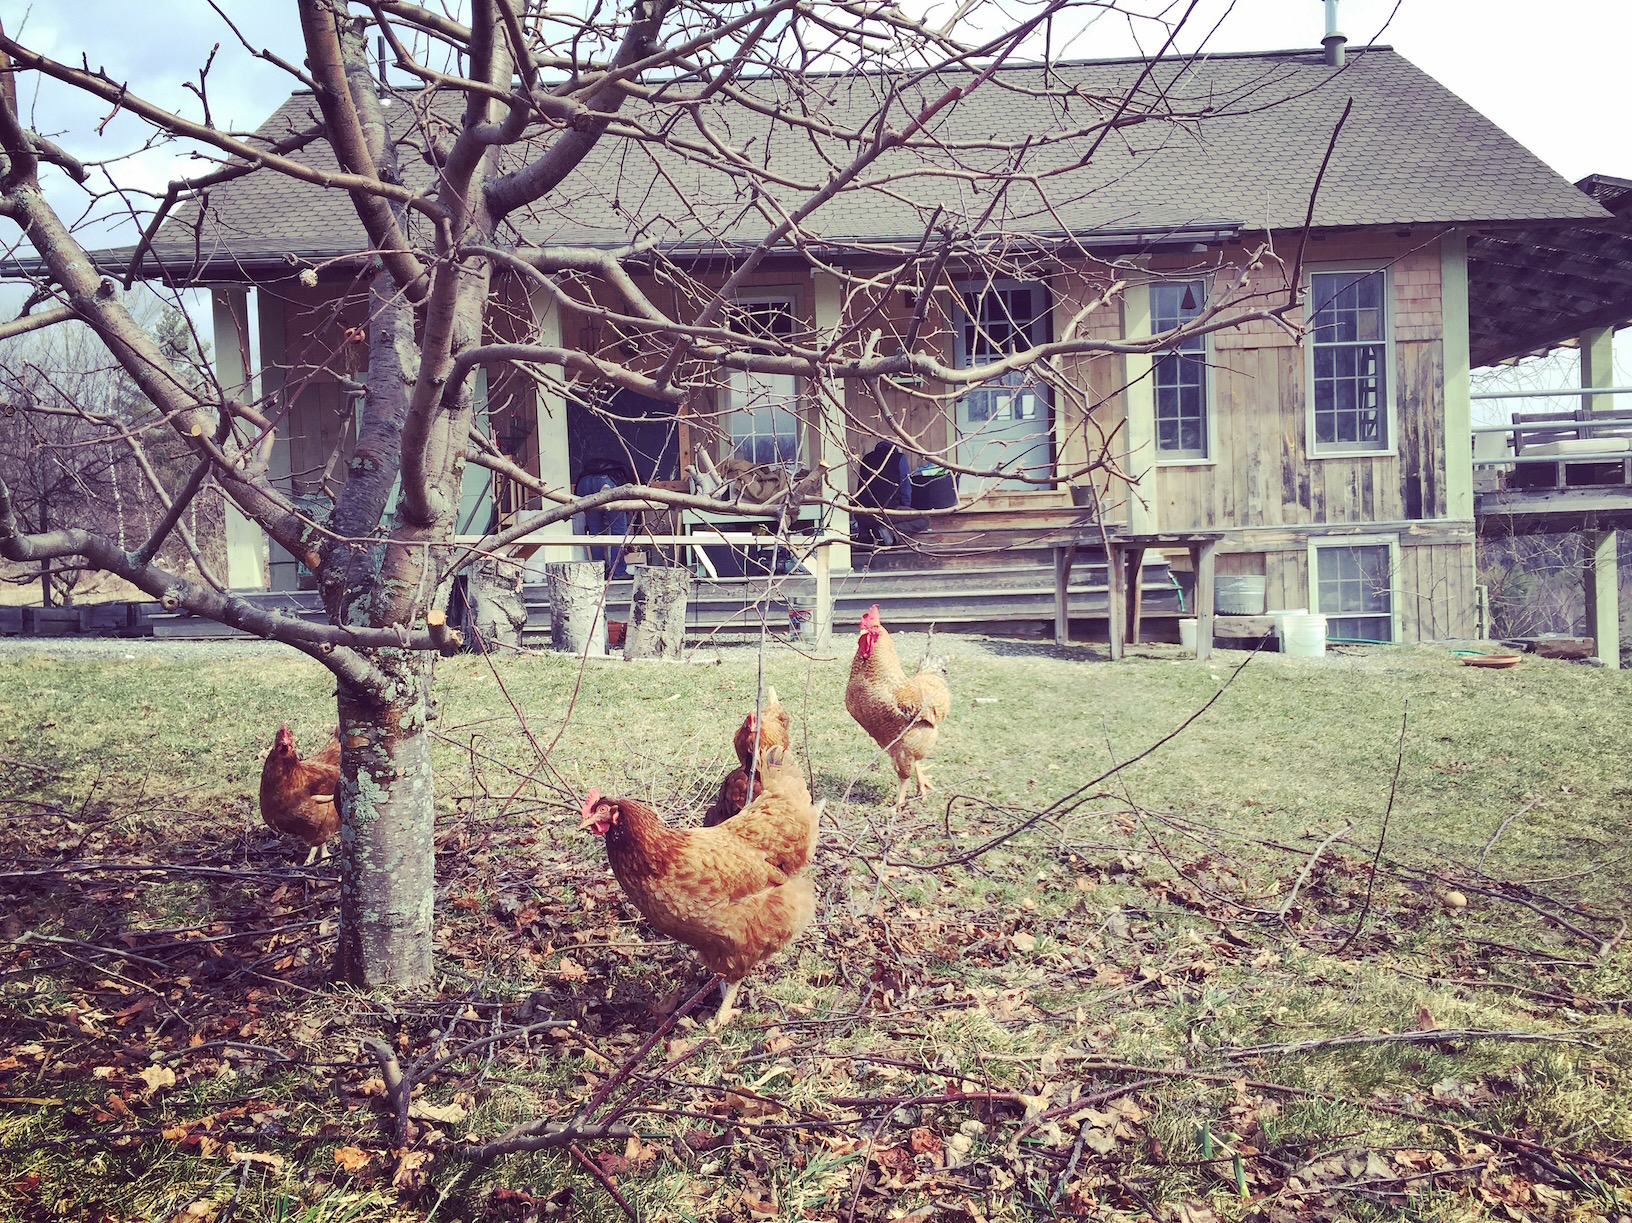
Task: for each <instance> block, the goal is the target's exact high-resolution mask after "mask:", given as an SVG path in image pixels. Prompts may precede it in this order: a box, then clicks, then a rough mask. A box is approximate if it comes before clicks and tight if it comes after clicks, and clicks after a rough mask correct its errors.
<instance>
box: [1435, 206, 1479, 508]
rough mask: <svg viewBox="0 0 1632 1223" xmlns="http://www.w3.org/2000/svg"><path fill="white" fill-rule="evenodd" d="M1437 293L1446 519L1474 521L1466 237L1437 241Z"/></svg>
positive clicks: (1451, 236) (1450, 236)
mask: <svg viewBox="0 0 1632 1223" xmlns="http://www.w3.org/2000/svg"><path fill="white" fill-rule="evenodd" d="M1439 293H1440V311H1441V318H1442V324H1441V325H1442V328H1443V334H1444V337H1445V340H1444V348H1445V358H1444V364H1445V385H1444V388H1443V389H1444V397H1445V515H1446V517H1448V518H1472V517H1473V401H1472V399H1471V395H1472V384H1471V383H1470V381H1469V379H1470V376H1471V374H1472V372H1473V371H1472V368H1471V365H1470V362H1471V358H1470V357H1469V355H1468V236H1467V234H1465V233H1464V232H1462V231H1461V230H1453V231H1451V232H1450V233H1448V234H1446V235H1445V236H1444V237H1442V238H1441V239H1440V240H1439Z"/></svg>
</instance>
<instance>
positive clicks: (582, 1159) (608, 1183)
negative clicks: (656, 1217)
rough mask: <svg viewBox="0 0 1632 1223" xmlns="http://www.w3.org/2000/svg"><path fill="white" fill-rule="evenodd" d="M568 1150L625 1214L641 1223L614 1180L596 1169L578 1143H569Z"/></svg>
mask: <svg viewBox="0 0 1632 1223" xmlns="http://www.w3.org/2000/svg"><path fill="white" fill-rule="evenodd" d="M567 1150H568V1152H569V1153H570V1154H571V1155H572V1157H573V1158H574V1159H576V1160H577V1161H578V1162H579V1163H580V1164H582V1165H583V1167H584V1171H586V1172H588V1173H589V1174H590V1175H591V1176H593V1177H594V1178H595V1179H596V1180H597V1181H599V1182H600V1184H601V1188H602V1189H605V1190H606V1191H607V1192H608V1193H610V1194H611V1195H612V1200H613V1201H614V1202H616V1203H617V1204H618V1205H619V1206H622V1207H623V1213H624V1214H626V1215H628V1216H629V1217H630V1218H631V1219H634V1220H635V1223H640V1216H639V1215H637V1214H636V1213H635V1208H634V1207H633V1206H631V1205H629V1199H628V1198H626V1197H624V1196H623V1194H621V1193H619V1192H618V1187H617V1186H616V1185H614V1184H613V1183H612V1178H611V1177H610V1176H608V1175H607V1174H606V1173H605V1172H602V1171H601V1170H600V1168H598V1167H596V1166H595V1161H594V1160H592V1159H591V1158H590V1157H589V1156H587V1155H585V1154H584V1153H583V1151H581V1150H580V1149H579V1147H578V1144H577V1143H575V1142H574V1143H569V1144H568V1145H567Z"/></svg>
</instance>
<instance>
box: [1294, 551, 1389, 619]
mask: <svg viewBox="0 0 1632 1223" xmlns="http://www.w3.org/2000/svg"><path fill="white" fill-rule="evenodd" d="M1310 550H1311V553H1312V558H1311V559H1312V560H1313V562H1314V563H1313V564H1312V565H1311V567H1310V568H1311V571H1312V575H1313V578H1314V581H1313V583H1312V584H1313V586H1314V587H1315V610H1316V611H1318V612H1319V613H1320V614H1321V615H1323V616H1325V617H1326V637H1327V639H1328V640H1330V641H1393V640H1394V583H1393V580H1392V579H1393V557H1394V546H1393V544H1392V543H1391V542H1388V541H1384V542H1380V543H1369V542H1368V543H1345V544H1319V545H1313V546H1312V547H1311V549H1310Z"/></svg>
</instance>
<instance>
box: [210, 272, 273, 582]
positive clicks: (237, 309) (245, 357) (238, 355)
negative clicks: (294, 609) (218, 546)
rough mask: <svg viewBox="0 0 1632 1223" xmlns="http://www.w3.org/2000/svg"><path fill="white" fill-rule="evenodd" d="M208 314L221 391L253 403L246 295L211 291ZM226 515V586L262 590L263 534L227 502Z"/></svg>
mask: <svg viewBox="0 0 1632 1223" xmlns="http://www.w3.org/2000/svg"><path fill="white" fill-rule="evenodd" d="M210 314H211V321H212V322H213V323H214V326H215V339H214V346H215V353H214V355H215V376H216V377H217V378H218V379H219V380H220V382H221V390H222V391H223V392H224V393H225V394H226V395H228V396H231V397H235V398H248V399H253V398H254V397H255V391H254V388H253V385H252V374H251V370H252V364H253V362H252V359H251V356H250V343H249V294H248V292H247V291H245V290H244V289H243V288H241V287H239V286H238V285H223V286H220V287H218V288H215V289H212V290H211V291H210ZM225 511H226V512H225V520H226V521H225V534H226V544H227V585H228V587H230V588H231V589H233V590H264V589H265V588H266V584H267V580H268V575H267V570H266V545H267V542H268V541H267V537H266V532H265V531H263V530H261V528H260V527H259V526H257V525H256V524H255V523H253V522H251V521H250V520H249V519H248V518H246V517H244V514H243V511H242V510H240V509H239V508H238V507H237V506H236V505H234V504H233V503H232V502H231V501H227V502H226V505H225ZM200 546H202V545H200Z"/></svg>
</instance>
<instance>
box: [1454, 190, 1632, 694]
mask: <svg viewBox="0 0 1632 1223" xmlns="http://www.w3.org/2000/svg"><path fill="white" fill-rule="evenodd" d="M1577 186H1578V187H1580V189H1581V190H1583V191H1585V192H1586V193H1587V194H1589V195H1591V196H1592V197H1593V198H1594V199H1596V200H1597V201H1598V202H1599V203H1600V204H1602V205H1603V206H1604V207H1605V208H1606V209H1607V210H1608V211H1609V212H1610V213H1611V214H1613V217H1614V219H1613V220H1612V221H1609V222H1599V223H1595V224H1591V225H1571V226H1549V227H1537V228H1533V229H1525V230H1518V231H1513V232H1507V233H1500V234H1487V235H1477V236H1474V237H1470V239H1469V241H1468V277H1469V298H1470V339H1471V350H1472V356H1473V362H1474V364H1475V365H1476V366H1481V365H1495V364H1498V363H1500V362H1503V361H1509V360H1513V359H1517V358H1519V357H1523V356H1528V355H1531V354H1535V353H1541V352H1545V351H1547V350H1549V349H1552V348H1557V347H1574V348H1576V349H1577V350H1578V351H1579V354H1580V379H1579V385H1578V386H1577V387H1554V388H1543V389H1535V390H1512V391H1491V392H1484V393H1477V394H1473V395H1471V396H1470V401H1471V402H1474V403H1481V404H1492V405H1499V406H1500V407H1501V408H1502V409H1505V410H1504V411H1502V412H1501V413H1500V414H1501V415H1503V416H1505V417H1506V420H1505V421H1502V422H1500V423H1495V424H1485V425H1476V426H1474V427H1473V429H1472V438H1473V487H1474V516H1475V521H1476V524H1477V528H1478V532H1479V534H1480V536H1482V537H1486V538H1490V537H1497V536H1502V535H1529V534H1577V535H1580V536H1582V537H1583V543H1584V545H1585V547H1584V554H1585V557H1586V560H1585V564H1584V566H1583V572H1582V583H1583V593H1584V596H1585V606H1586V612H1587V632H1588V635H1589V636H1591V637H1593V638H1594V639H1595V649H1596V656H1597V658H1598V660H1599V661H1600V662H1601V663H1602V664H1603V665H1605V666H1607V667H1619V666H1620V653H1621V650H1620V597H1619V580H1618V578H1619V575H1618V573H1617V568H1618V564H1617V552H1618V547H1619V532H1621V531H1622V530H1626V529H1632V399H1628V398H1618V397H1624V396H1632V386H1618V385H1616V378H1615V353H1614V345H1615V334H1616V330H1617V328H1619V327H1621V326H1623V325H1624V324H1625V323H1626V322H1627V321H1628V320H1632V181H1629V180H1626V179H1617V178H1609V177H1606V176H1602V175H1594V176H1592V177H1590V178H1586V179H1583V180H1582V181H1581V182H1580V183H1578V184H1577ZM1561 399H1562V400H1563V401H1564V402H1566V403H1568V404H1570V405H1571V406H1569V407H1567V408H1565V409H1563V410H1557V409H1556V407H1555V409H1554V410H1547V411H1537V410H1536V408H1537V407H1538V406H1541V407H1546V406H1547V405H1546V404H1544V403H1540V401H1552V402H1553V403H1554V404H1555V405H1556V403H1557V401H1559V400H1561Z"/></svg>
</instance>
